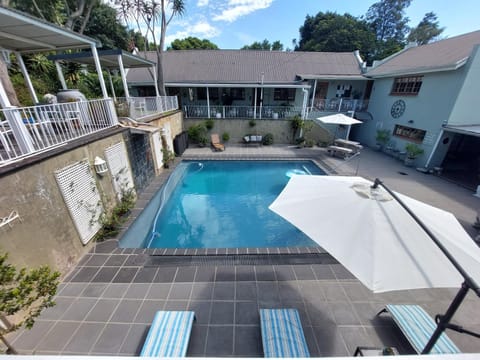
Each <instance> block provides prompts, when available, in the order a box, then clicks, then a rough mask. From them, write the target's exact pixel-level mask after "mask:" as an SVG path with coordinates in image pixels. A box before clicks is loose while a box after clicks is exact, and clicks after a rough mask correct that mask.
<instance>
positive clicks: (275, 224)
mask: <svg viewBox="0 0 480 360" xmlns="http://www.w3.org/2000/svg"><path fill="white" fill-rule="evenodd" d="M293 174H295V175H298V174H300V175H301V174H314V175H322V174H325V173H324V172H323V171H322V170H321V169H319V168H318V167H317V166H316V165H315V164H314V163H313V162H311V161H201V162H198V161H183V162H182V163H181V164H180V165H179V166H178V167H177V168H176V169H175V171H174V173H172V175H171V176H170V179H169V181H168V182H167V184H166V185H164V187H163V188H162V189H161V190H160V191H159V192H158V193H157V194H156V195H155V196H154V198H153V199H152V201H151V202H150V203H149V205H148V206H147V207H146V208H145V210H144V211H143V212H142V213H141V214H140V216H139V217H138V218H137V220H136V221H135V222H134V223H133V224H132V226H131V227H130V229H129V230H128V232H127V233H126V234H125V236H124V237H123V238H122V239H121V241H120V246H121V247H148V248H240V247H289V246H314V245H315V243H314V242H313V241H312V240H310V239H309V238H308V237H307V236H306V235H304V234H303V233H302V232H301V231H299V230H298V229H297V228H295V227H294V226H293V225H291V224H290V223H289V222H287V221H286V220H284V219H283V218H281V217H280V216H278V215H277V214H275V213H273V212H272V211H271V210H269V209H268V206H269V205H270V204H271V203H272V202H273V201H274V200H275V198H276V197H277V196H278V194H280V192H281V191H282V189H283V188H284V187H285V185H286V184H287V182H288V180H289V178H290V177H291V176H292V175H293Z"/></svg>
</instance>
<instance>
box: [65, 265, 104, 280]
mask: <svg viewBox="0 0 480 360" xmlns="http://www.w3.org/2000/svg"><path fill="white" fill-rule="evenodd" d="M98 270H99V268H98V267H82V268H81V269H80V270H79V271H78V272H77V273H76V274H75V276H73V278H72V280H71V281H72V282H90V281H91V280H92V279H93V278H94V276H95V274H96V273H97V272H98Z"/></svg>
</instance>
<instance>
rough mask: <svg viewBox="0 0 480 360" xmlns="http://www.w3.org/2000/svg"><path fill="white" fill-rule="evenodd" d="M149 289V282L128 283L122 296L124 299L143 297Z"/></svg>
mask: <svg viewBox="0 0 480 360" xmlns="http://www.w3.org/2000/svg"><path fill="white" fill-rule="evenodd" d="M149 290H150V284H144V283H140V284H135V283H133V284H130V286H129V287H128V289H127V292H126V293H125V295H124V296H123V297H124V298H125V299H144V298H145V297H146V295H147V293H148V291H149Z"/></svg>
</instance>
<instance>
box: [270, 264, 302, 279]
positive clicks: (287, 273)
mask: <svg viewBox="0 0 480 360" xmlns="http://www.w3.org/2000/svg"><path fill="white" fill-rule="evenodd" d="M274 269H275V274H276V276H277V280H278V281H291V280H296V279H297V277H296V276H295V271H293V267H292V266H290V265H277V266H274Z"/></svg>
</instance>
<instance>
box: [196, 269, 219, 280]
mask: <svg viewBox="0 0 480 360" xmlns="http://www.w3.org/2000/svg"><path fill="white" fill-rule="evenodd" d="M214 281H215V267H204V266H200V267H199V268H198V270H197V273H196V274H195V282H214Z"/></svg>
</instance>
